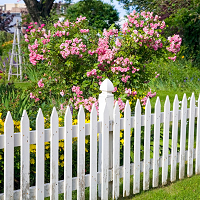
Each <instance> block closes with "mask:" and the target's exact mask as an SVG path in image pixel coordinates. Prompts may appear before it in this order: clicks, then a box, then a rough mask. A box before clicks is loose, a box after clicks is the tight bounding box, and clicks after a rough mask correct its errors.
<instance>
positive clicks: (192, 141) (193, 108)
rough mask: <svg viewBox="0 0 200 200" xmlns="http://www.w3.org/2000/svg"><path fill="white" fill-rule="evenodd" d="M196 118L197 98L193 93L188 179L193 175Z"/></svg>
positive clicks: (191, 100)
mask: <svg viewBox="0 0 200 200" xmlns="http://www.w3.org/2000/svg"><path fill="white" fill-rule="evenodd" d="M194 117H195V96H194V93H192V96H191V99H190V117H189V138H188V163H187V176H188V177H191V176H192V175H193V151H194Z"/></svg>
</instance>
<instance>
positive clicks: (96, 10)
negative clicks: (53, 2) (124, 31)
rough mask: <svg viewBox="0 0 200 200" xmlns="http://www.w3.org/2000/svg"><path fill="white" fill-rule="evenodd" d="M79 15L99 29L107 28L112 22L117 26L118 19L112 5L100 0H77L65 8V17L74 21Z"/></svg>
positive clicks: (91, 25)
mask: <svg viewBox="0 0 200 200" xmlns="http://www.w3.org/2000/svg"><path fill="white" fill-rule="evenodd" d="M80 15H82V16H85V17H86V18H87V20H88V22H89V26H90V27H93V28H95V29H100V30H103V29H104V28H106V29H108V28H109V27H110V26H111V25H112V24H115V25H116V26H117V24H116V22H117V21H118V20H119V14H118V12H117V10H116V9H114V6H111V5H110V4H108V3H103V2H102V1H100V0H82V1H79V2H77V3H75V4H73V5H71V6H69V7H68V8H67V10H66V15H65V17H66V18H67V19H70V21H75V20H76V18H77V17H79V16H80Z"/></svg>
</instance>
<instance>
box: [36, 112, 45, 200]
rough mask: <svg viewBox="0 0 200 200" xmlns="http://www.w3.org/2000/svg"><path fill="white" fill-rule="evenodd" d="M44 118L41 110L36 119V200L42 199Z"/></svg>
mask: <svg viewBox="0 0 200 200" xmlns="http://www.w3.org/2000/svg"><path fill="white" fill-rule="evenodd" d="M44 156H45V155H44V117H43V114H42V110H41V108H40V109H39V111H38V114H37V118H36V199H44Z"/></svg>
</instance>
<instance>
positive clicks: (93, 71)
mask: <svg viewBox="0 0 200 200" xmlns="http://www.w3.org/2000/svg"><path fill="white" fill-rule="evenodd" d="M96 75H97V70H96V69H93V70H92V71H90V72H87V77H89V76H96Z"/></svg>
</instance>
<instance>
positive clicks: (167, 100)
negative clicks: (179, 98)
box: [164, 95, 170, 109]
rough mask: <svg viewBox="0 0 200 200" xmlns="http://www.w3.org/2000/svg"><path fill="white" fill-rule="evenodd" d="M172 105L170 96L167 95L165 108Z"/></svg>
mask: <svg viewBox="0 0 200 200" xmlns="http://www.w3.org/2000/svg"><path fill="white" fill-rule="evenodd" d="M169 105H170V101H169V96H168V95H167V96H166V100H165V105H164V109H165V108H167V107H168V106H169Z"/></svg>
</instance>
